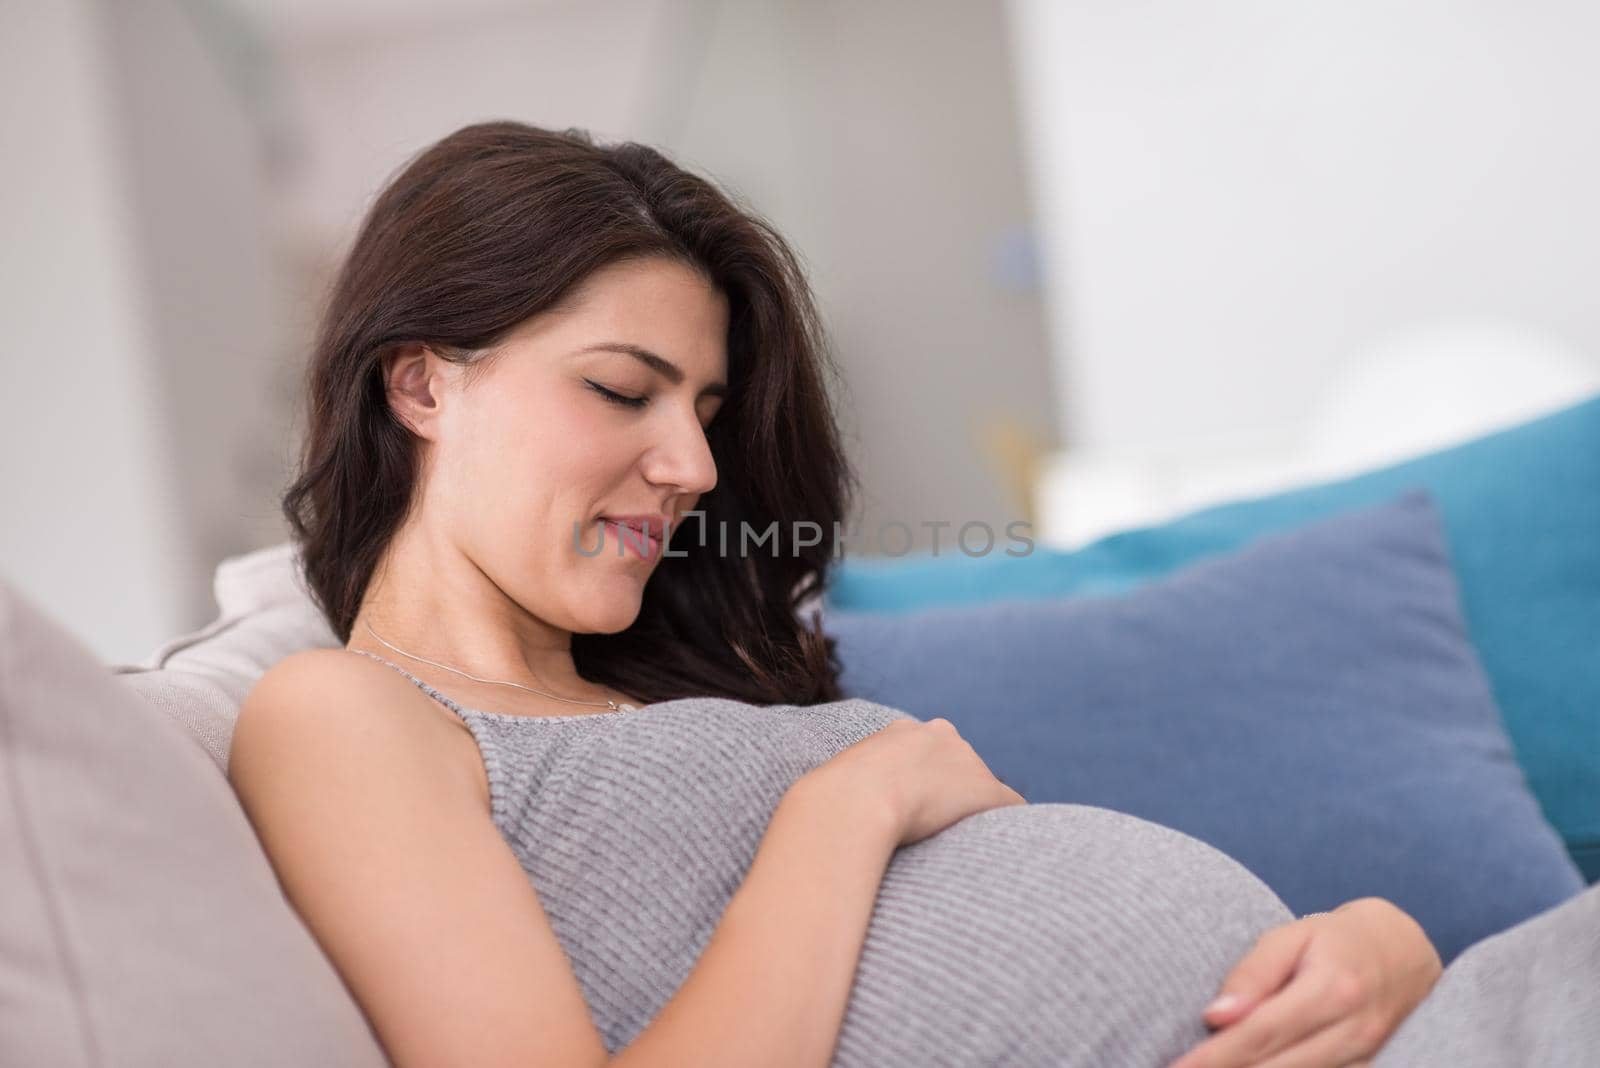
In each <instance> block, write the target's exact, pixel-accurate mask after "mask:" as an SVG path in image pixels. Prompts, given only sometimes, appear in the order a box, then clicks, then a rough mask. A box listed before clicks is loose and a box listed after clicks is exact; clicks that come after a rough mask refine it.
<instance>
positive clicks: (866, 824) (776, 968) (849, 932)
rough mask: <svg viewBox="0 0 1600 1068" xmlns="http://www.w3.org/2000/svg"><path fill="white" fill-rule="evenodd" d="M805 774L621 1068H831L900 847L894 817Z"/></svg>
mask: <svg viewBox="0 0 1600 1068" xmlns="http://www.w3.org/2000/svg"><path fill="white" fill-rule="evenodd" d="M810 786H811V783H810V782H809V781H808V780H807V778H806V777H804V776H802V777H801V778H800V780H799V781H797V782H796V783H795V784H794V785H793V786H791V787H790V788H789V791H788V793H786V794H785V795H784V797H783V800H782V801H780V802H779V804H778V807H777V809H776V810H775V812H774V813H773V817H772V820H771V822H770V823H769V824H768V826H767V832H766V836H765V837H764V838H763V839H762V841H761V846H760V848H759V849H758V850H757V852H756V857H755V860H754V861H753V862H752V863H751V865H750V870H749V872H748V873H747V874H746V876H745V880H744V883H743V885H742V886H740V888H739V890H738V891H737V892H736V893H735V894H734V896H733V899H732V900H731V901H730V902H729V903H728V907H727V909H726V911H725V912H724V913H723V916H722V920H721V922H720V923H719V924H718V926H717V929H716V930H715V931H713V932H712V936H711V940H710V941H709V942H708V943H707V945H706V948H705V951H704V952H703V953H702V954H701V956H700V960H699V962H698V963H697V964H696V965H695V968H694V970H693V971H692V972H691V973H690V974H689V978H688V979H686V980H685V981H684V984H683V986H681V987H680V988H679V989H678V992H677V994H675V995H674V996H673V998H672V1000H671V1001H669V1002H667V1004H666V1005H665V1006H664V1007H663V1008H662V1010H661V1012H660V1013H659V1014H658V1015H657V1016H656V1018H655V1020H653V1021H652V1022H651V1024H650V1026H649V1027H647V1028H646V1029H645V1030H644V1031H643V1032H641V1033H640V1034H639V1036H638V1038H636V1039H635V1040H634V1041H633V1043H632V1044H630V1045H629V1046H628V1047H627V1048H626V1049H624V1050H622V1051H621V1052H620V1053H618V1054H617V1056H616V1057H615V1058H614V1059H613V1060H612V1063H613V1064H615V1065H617V1066H619V1068H645V1066H656V1065H669V1064H693V1065H696V1066H698V1068H718V1066H721V1065H728V1066H730V1068H732V1066H740V1068H743V1066H747V1065H752V1064H759V1065H763V1066H767V1065H771V1066H774V1068H788V1066H792V1068H811V1066H816V1068H824V1066H826V1065H827V1064H828V1063H829V1062H830V1061H831V1060H832V1059H833V1048H834V1045H835V1043H836V1042H837V1041H838V1037H839V1029H840V1027H841V1025H842V1024H843V1022H844V1011H845V1006H846V1005H847V1004H848V1002H849V999H850V988H851V985H852V984H853V982H854V979H855V972H856V963H857V960H858V959H859V957H860V955H861V948H862V946H863V944H864V943H865V941H866V933H867V923H868V921H869V920H870V919H871V917H872V909H873V904H874V903H875V901H876V900H877V893H878V886H879V883H880V882H881V881H882V878H883V873H884V870H885V869H886V868H887V867H888V862H889V858H890V856H892V855H893V853H894V850H895V848H896V845H897V835H898V832H897V829H896V824H895V822H894V821H893V819H892V818H891V816H890V813H889V811H888V810H887V809H886V810H885V811H884V812H883V813H882V818H874V817H875V815H876V814H875V813H874V812H873V811H872V810H871V809H870V808H869V809H867V810H865V811H863V808H862V806H860V805H846V804H845V803H843V802H844V799H843V798H842V797H841V796H840V795H839V794H838V793H837V792H836V791H823V790H813V789H811V788H810Z"/></svg>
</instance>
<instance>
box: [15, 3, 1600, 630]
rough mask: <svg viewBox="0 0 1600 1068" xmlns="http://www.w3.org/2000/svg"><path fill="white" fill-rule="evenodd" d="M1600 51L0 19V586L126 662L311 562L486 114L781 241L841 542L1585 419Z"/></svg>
mask: <svg viewBox="0 0 1600 1068" xmlns="http://www.w3.org/2000/svg"><path fill="white" fill-rule="evenodd" d="M1597 39H1600V8H1596V7H1594V6H1593V5H1589V4H1585V3H1581V2H1578V0H1539V2H1533V3H1511V2H1509V0H1502V2H1476V3H1474V2H1453V3H1444V2H1426V0H1398V2H1397V0H1384V2H1379V0H1346V2H1341V3H1337V4H1309V3H1294V2H1289V3H1283V2H1265V0H1260V2H1244V0H1207V2H1200V3H1195V2H1182V0H1150V2H1140V3H1128V2H1121V3H1116V2H1110V0H1011V2H1003V0H850V2H845V0H583V2H578V0H516V2H512V0H0V109H3V115H4V118H3V122H4V126H3V129H4V143H5V145H6V152H5V157H6V158H5V164H4V166H3V167H0V188H3V194H4V195H3V196H0V316H3V320H4V326H5V339H6V340H5V345H4V350H3V353H4V355H3V359H4V369H5V377H4V382H5V385H6V387H7V396H6V402H7V403H6V413H5V418H4V419H3V420H0V427H3V429H0V508H3V509H4V513H5V519H4V523H3V526H0V531H3V533H0V574H3V575H4V576H5V578H6V579H7V580H8V581H11V582H13V583H15V584H16V585H17V586H18V587H19V588H20V589H21V590H22V591H23V592H24V593H25V594H27V595H29V596H31V597H33V598H34V599H35V600H36V601H37V602H38V603H40V604H41V605H42V606H43V607H44V608H45V609H46V610H48V611H49V612H51V614H53V615H54V616H55V617H56V618H58V619H60V620H61V621H62V622H63V623H65V624H66V625H67V626H69V627H70V628H71V629H72V630H73V631H74V632H75V633H77V634H78V635H79V636H81V637H82V638H83V639H84V640H85V641H86V642H88V643H89V644H90V645H91V647H92V648H94V649H95V651H96V652H97V653H98V654H99V655H100V656H101V657H103V658H104V659H106V660H108V661H112V662H136V661H139V660H143V659H144V658H145V657H146V656H148V655H149V654H150V653H151V652H152V651H153V650H154V649H155V648H156V647H157V646H159V645H160V644H162V643H163V642H165V641H166V640H168V639H169V638H171V637H173V636H175V635H177V634H180V633H182V632H184V631H188V630H192V629H194V628H196V627H199V626H201V625H203V624H204V623H206V622H207V621H208V620H210V619H211V618H212V617H213V616H214V615H215V614H216V608H215V604H214V602H213V599H212V593H211V579H212V575H213V572H214V570H215V567H216V565H217V564H218V563H219V562H220V561H221V560H223V559H224V558H226V557H229V556H233V555H237V554H240V553H243V552H247V551H250V550H253V549H257V548H262V547H266V546H270V545H274V544H276V543H279V542H281V541H283V540H284V538H285V537H286V527H285V525H284V523H283V521H282V518H281V516H280V514H279V511H278V504H277V499H278V496H279V494H280V493H281V491H282V489H283V488H284V486H285V485H286V484H287V481H288V479H289V477H290V476H289V471H290V467H291V464H292V462H293V458H294V456H295V453H296V449H297V434H298V432H299V429H300V427H301V426H302V425H303V419H302V415H301V412H300V410H299V405H300V395H299V383H300V374H301V371H302V368H303V365H304V357H305V353H306V351H307V349H308V347H309V340H310V337H311V334H312V331H313V329H314V325H315V320H316V315H317V313H318V311H319V310H320V306H321V301H322V298H323V294H324V292H325V289H326V287H327V285H328V284H329V281H330V279H331V277H332V274H333V272H334V271H335V269H336V268H337V265H338V263H339V260H340V257H341V256H342V254H343V253H344V251H345V249H346V248H347V247H348V244H349V242H350V241H351V240H352V239H353V237H354V233H355V229H356V226H357V224H358V223H359V221H360V219H361V217H362V214H363V212H364V211H365V209H366V207H367V205H368V204H369V203H370V202H371V200H372V198H373V197H374V196H375V195H376V193H377V192H378V190H379V189H380V188H381V187H382V186H383V184H384V183H385V182H386V180H387V179H388V178H389V177H390V176H392V175H393V174H394V173H395V172H396V171H397V170H398V169H399V168H400V167H401V166H402V165H403V164H404V163H405V162H406V161H407V160H408V159H409V158H410V157H411V156H412V155H414V154H415V153H416V152H418V151H420V150H421V149H423V148H424V147H426V146H427V145H428V144H430V143H432V142H433V141H436V140H438V139H439V138H441V137H443V136H445V135H446V134H448V133H450V132H451V131H453V130H455V129H457V128H459V127H460V126H463V125H466V124H468V123H471V122H476V121H481V120H485V119H494V118H512V119H518V120H522V121H525V122H531V123H534V124H537V125H542V126H550V127H555V128H563V127H568V126H579V127H584V128H586V129H588V130H590V131H591V132H592V133H593V134H594V135H595V136H596V137H597V138H601V139H605V140H636V141H643V142H647V143H650V144H652V145H655V146H657V147H659V148H660V149H662V150H663V151H664V152H666V153H667V154H668V155H669V156H672V157H673V158H674V159H676V160H677V161H678V162H679V163H680V164H682V165H684V166H686V167H688V168H689V169H691V170H694V171H696V172H698V173H701V174H704V175H706V176H708V177H710V178H712V179H713V180H715V181H716V182H718V183H719V184H720V185H721V186H722V187H723V188H725V189H726V190H728V191H729V192H731V193H733V194H734V195H735V196H736V197H737V198H738V199H740V200H741V201H742V202H744V203H745V204H746V205H747V206H748V207H750V208H751V209H753V210H755V211H756V212H758V213H760V214H762V215H764V216H765V217H767V218H768V219H770V220H771V221H772V222H773V223H774V224H775V225H776V226H777V227H778V229H779V230H780V231H781V232H783V233H784V234H785V235H786V236H787V237H788V238H789V240H790V241H791V243H792V244H793V245H794V246H795V247H796V249H797V251H798V252H799V253H800V255H801V257H802V259H803V261H804V262H805V264H806V266H807V268H808V270H809V272H810V276H811V279H812V282H813V285H814V286H815V289H816V292H817V295H818V298H819V302H820V304H821V307H822V311H823V314H824V318H825V320H826V323H827V326H828V328H829V331H830V334H831V338H832V342H833V347H834V351H835V355H836V359H837V361H838V364H839V367H840V370H841V372H842V378H843V383H842V388H841V390H840V393H839V396H838V398H837V400H838V403H839V406H840V412H841V418H842V420H843V422H844V425H845V429H846V434H847V441H848V444H849V446H850V448H851V450H852V455H853V458H854V460H855V463H856V465H857V467H858V468H859V470H860V473H861V476H862V479H863V484H864V485H863V493H862V497H861V500H860V501H859V503H858V508H857V513H856V515H855V519H856V521H857V522H858V523H860V524H861V526H862V529H863V530H864V531H867V532H869V533H870V532H871V531H873V530H874V529H876V528H877V527H878V526H879V525H880V524H882V523H885V522H888V521H899V522H903V523H907V524H909V525H912V526H913V527H916V528H918V530H919V537H918V538H917V540H916V541H915V542H914V543H913V544H912V546H911V549H912V551H915V552H929V551H934V550H935V549H937V550H938V551H939V552H941V553H945V554H954V553H956V552H958V551H959V549H958V548H957V547H956V544H955V540H954V534H955V528H957V527H959V526H960V525H961V524H962V523H965V522H969V521H979V522H985V523H987V524H989V525H990V526H991V528H993V529H995V530H996V531H997V532H1001V536H1000V539H999V542H1000V545H1001V547H1002V548H1003V547H1004V546H1005V545H1006V544H1007V542H1006V540H1005V538H1004V536H1003V531H1004V528H1005V525H1006V524H1007V523H1008V522H1011V521H1014V520H1026V521H1028V522H1031V523H1032V524H1033V533H1034V536H1035V538H1036V540H1037V541H1038V542H1039V543H1040V544H1048V545H1059V546H1062V547H1073V546H1076V545H1080V544H1083V543H1085V542H1087V541H1090V540H1093V539H1094V538H1096V537H1099V536H1102V535H1104V534H1106V533H1110V532H1113V531H1115V530H1118V529H1123V528H1126V527H1130V526H1134V525H1139V524H1143V523H1148V522H1158V521H1161V520H1163V519H1165V518H1168V517H1170V516H1171V515H1173V514H1176V513H1178V512H1181V511H1184V510H1188V509H1192V508H1195V507H1200V506H1203V505H1205V504H1208V503H1214V502H1216V501H1219V500H1223V499H1228V498H1230V497H1235V496H1242V495H1247V494H1252V493H1257V492H1263V493H1264V492H1271V491H1274V490H1276V489H1278V488H1282V487H1284V486H1287V485H1291V484H1294V483H1297V482H1302V481H1308V480H1311V479H1315V478H1323V477H1334V476H1336V475H1338V474H1341V473H1344V472H1347V471H1354V470H1357V469H1360V468H1362V467H1366V466H1373V465H1376V464H1380V463H1384V462H1388V461H1390V460H1394V459H1400V458H1404V457H1405V456H1407V455H1411V454H1413V453H1416V452H1419V451H1424V450H1426V449H1429V448H1433V447H1438V446H1440V445H1444V444H1449V443H1451V442H1453V441H1456V440H1461V439H1464V438H1466V437H1469V436H1473V435H1475V434H1478V433H1482V432H1485V431H1487V430H1492V429H1495V428H1497V427H1499V426H1503V425H1509V424H1510V423H1512V422H1516V421H1520V420H1521V419H1524V418H1527V417H1530V416H1532V415H1535V414H1538V413H1540V412H1542V411H1545V410H1550V409H1553V408H1555V407H1559V406H1562V405H1564V404H1566V403H1571V402H1573V401H1575V400H1577V399H1581V398H1582V397H1584V396H1586V395H1588V394H1590V393H1592V392H1594V391H1595V390H1596V389H1600V306H1597V302H1596V300H1595V299H1594V295H1593V293H1592V289H1593V286H1594V282H1595V280H1596V279H1597V278H1600V241H1597V236H1600V204H1597V203H1596V201H1595V198H1594V197H1593V196H1592V194H1591V192H1590V191H1591V190H1593V189H1595V188H1600V130H1597V127H1596V123H1595V120H1594V118H1593V115H1592V108H1591V103H1592V101H1593V100H1594V99H1595V98H1596V94H1597V93H1600V68H1596V67H1595V65H1594V63H1593V57H1592V51H1593V42H1594V41H1595V40H1597ZM934 521H946V522H948V523H950V524H951V526H949V527H946V528H944V531H943V534H942V536H940V537H939V538H937V539H935V537H934V535H933V533H932V530H931V529H930V528H927V527H922V526H920V525H921V524H923V523H931V522H934ZM891 542H892V544H891V545H890V546H889V549H890V551H898V550H899V548H900V542H899V539H891ZM862 548H863V550H864V551H865V552H868V553H870V552H875V551H879V548H880V547H878V546H875V545H874V544H872V542H871V539H870V538H867V539H864V541H863V543H862Z"/></svg>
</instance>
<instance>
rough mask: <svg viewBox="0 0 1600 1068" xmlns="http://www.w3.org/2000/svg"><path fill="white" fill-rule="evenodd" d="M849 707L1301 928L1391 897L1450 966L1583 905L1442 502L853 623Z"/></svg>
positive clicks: (836, 616)
mask: <svg viewBox="0 0 1600 1068" xmlns="http://www.w3.org/2000/svg"><path fill="white" fill-rule="evenodd" d="M825 625H826V628H827V630H828V631H829V633H831V634H832V635H833V636H834V637H836V638H837V639H838V640H839V657H840V662H841V664H842V667H843V671H844V674H843V685H844V688H845V691H846V692H847V693H849V694H851V695H853V696H860V697H866V698H869V699H871V700H874V701H879V702H882V703H884V704H888V705H892V706H895V707H897V708H902V709H904V710H906V711H908V712H911V713H912V714H914V715H916V716H918V717H919V718H922V719H931V718H933V717H935V716H943V717H945V718H947V719H949V720H950V721H951V722H952V723H954V724H955V725H956V726H957V727H958V728H959V729H960V730H961V732H962V735H963V736H964V737H965V738H966V739H967V740H968V741H969V742H971V743H972V745H973V747H974V749H976V750H977V752H978V753H979V755H981V756H982V757H983V759H984V760H985V761H986V762H987V763H988V765H989V767H990V768H991V769H992V770H993V771H994V773H995V775H996V776H998V777H999V778H1000V779H1001V780H1002V781H1004V782H1006V783H1008V784H1010V785H1011V786H1012V787H1013V788H1015V789H1016V790H1018V791H1020V792H1021V793H1022V795H1023V796H1024V797H1026V798H1027V799H1028V800H1029V801H1030V802H1035V803H1039V802H1052V801H1056V802H1075V803H1079V804H1088V805H1097V806H1100V807H1103V808H1109V809H1115V810H1118V811H1121V812H1127V813H1131V814H1133V815H1135V816H1139V817H1141V818H1143V819H1147V820H1151V821H1153V822H1155V823H1160V824H1164V825H1166V826H1168V827H1173V828H1176V829H1177V830H1180V831H1183V832H1185V833H1187V834H1190V835H1193V836H1194V837H1196V838H1199V839H1201V840H1202V841H1205V842H1208V843H1210V844H1211V845H1213V846H1215V847H1216V848H1218V849H1220V850H1222V851H1223V852H1225V853H1227V854H1229V855H1230V856H1232V857H1234V858H1235V859H1237V860H1238V861H1240V862H1241V863H1242V864H1244V865H1245V866H1246V867H1248V868H1249V869H1250V870H1251V871H1253V872H1254V873H1255V874H1256V875H1258V876H1259V877H1260V878H1261V879H1262V880H1263V881H1264V882H1266V883H1267V884H1268V885H1269V886H1271V887H1272V888H1273V890H1275V891H1276V892H1277V893H1278V895H1279V896H1280V897H1282V898H1283V900H1284V902H1285V903H1286V904H1288V905H1289V907H1290V908H1292V909H1294V910H1295V911H1296V912H1297V913H1302V914H1303V913H1309V912H1317V911H1323V910H1326V909H1331V908H1333V907H1335V906H1336V905H1339V904H1341V903H1343V902H1345V901H1348V900H1351V899H1352V898H1357V897H1365V896H1369V895H1371V896H1377V897H1383V898H1387V899H1388V900H1390V901H1393V902H1394V903H1395V904H1397V905H1399V906H1400V907H1401V908H1402V909H1404V910H1405V911H1406V912H1408V913H1410V914H1411V915H1412V916H1414V917H1416V919H1417V920H1418V922H1419V923H1421V924H1422V926H1423V927H1424V929H1426V930H1427V932H1428V935H1429V937H1430V938H1431V939H1432V940H1433V943H1434V945H1435V946H1436V947H1437V948H1438V950H1439V953H1440V956H1441V957H1443V958H1444V960H1445V961H1446V962H1447V963H1448V962H1449V960H1451V959H1452V958H1453V957H1455V956H1456V955H1457V954H1458V953H1460V952H1461V950H1463V949H1465V948H1466V947H1467V946H1469V945H1471V944H1472V943H1474V942H1476V941H1478V940H1479V939H1482V938H1485V937H1488V936H1489V935H1492V934H1495V933H1497V932H1499V931H1502V930H1505V929H1506V928H1508V927H1511V926H1513V925H1515V924H1516V923H1519V922H1520V921H1522V920H1524V919H1526V918H1528V917H1530V916H1533V915H1535V914H1537V913H1539V912H1542V911H1544V910H1546V909H1548V908H1551V907H1553V906H1555V905H1557V904H1559V903H1560V902H1562V901H1565V900H1566V899H1568V898H1569V897H1571V896H1573V895H1574V894H1576V893H1578V892H1579V891H1580V890H1581V889H1582V888H1583V886H1584V881H1583V878H1582V876H1581V874H1580V873H1579V871H1578V869H1577V867H1576V866H1575V865H1574V864H1573V862H1572V860H1571V859H1570V858H1569V857H1568V855H1567V853H1566V851H1565V850H1564V848H1563V846H1562V842H1561V838H1560V836H1559V835H1558V834H1557V833H1556V831H1555V829H1554V828H1552V827H1551V826H1550V824H1549V823H1548V822H1546V820H1545V818H1544V816H1543V814H1542V813H1541V811H1540V808H1539V805H1538V802H1537V801H1536V800H1535V799H1534V797H1533V795H1532V794H1531V793H1530V792H1529V789H1528V785H1527V781H1526V779H1525V777H1524V775H1523V772H1522V770H1521V768H1520V766H1519V765H1518V764H1517V761H1516V759H1515V757H1514V755H1513V753H1512V748H1511V743H1510V740H1509V738H1508V737H1507V735H1506V732H1505V729H1504V727H1503V726H1502V723H1501V720H1500V715H1499V712H1498V710H1497V708H1496V706H1495V703H1494V698H1493V696H1492V694H1491V691H1490V688H1489V683H1488V679H1487V677H1486V676H1485V674H1484V671H1483V668H1482V665H1481V664H1480V662H1479V659H1478V656H1477V651H1476V650H1475V649H1474V647H1473V645H1472V643H1471V641H1470V640H1469V638H1468V636H1467V632H1466V628H1465V625H1464V623H1463V620H1462V615H1461V608H1460V594H1459V590H1458V587H1457V583H1456V578H1455V573H1454V571H1453V570H1452V568H1451V563H1450V558H1449V550H1448V549H1447V546H1446V542H1445V536H1444V531H1443V527H1442V523H1441V519H1440V515H1439V512H1438V509H1437V507H1436V505H1435V502H1434V500H1433V498H1432V497H1431V495H1430V494H1429V493H1428V492H1427V491H1426V490H1424V489H1421V488H1416V489H1412V490H1410V491H1408V492H1406V493H1404V494H1402V495H1401V496H1399V497H1396V498H1394V499H1392V500H1391V501H1390V502H1388V503H1386V504H1382V505H1379V506H1376V507H1367V508H1362V509H1359V510H1355V511H1349V512H1344V513H1340V514H1338V515H1336V516H1334V517H1332V518H1326V519H1322V520H1319V521H1317V522H1314V523H1310V524H1307V525H1305V526H1302V527H1298V528H1295V529H1293V530H1290V531H1286V532H1279V533H1275V534H1270V535H1266V536H1263V537H1260V538H1258V539H1256V540H1255V541H1252V542H1251V543H1249V544H1248V545H1247V546H1245V547H1244V548H1242V549H1239V550H1236V551H1234V552H1232V553H1229V554H1227V555H1224V556H1217V557H1211V558H1208V559H1206V560H1204V561H1202V562H1200V563H1196V564H1192V565H1190V566H1188V567H1186V568H1183V569H1181V570H1179V571H1176V572H1173V573H1171V574H1169V575H1167V576H1165V577H1164V578H1162V579H1159V580H1156V581H1153V582H1151V583H1149V584H1147V585H1145V586H1142V587H1140V588H1139V589H1138V590H1136V591H1134V592H1132V593H1126V594H1121V595H1116V596H1102V597H1081V596H1080V597H1067V598H1054V599H1047V600H1033V599H1030V600H1005V601H993V602H988V603H984V604H979V605H963V606H957V607H941V608H933V609H923V610H920V611H914V612H899V613H894V614H880V613H862V612H843V611H839V610H832V611H830V612H828V613H827V614H826V616H825Z"/></svg>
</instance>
